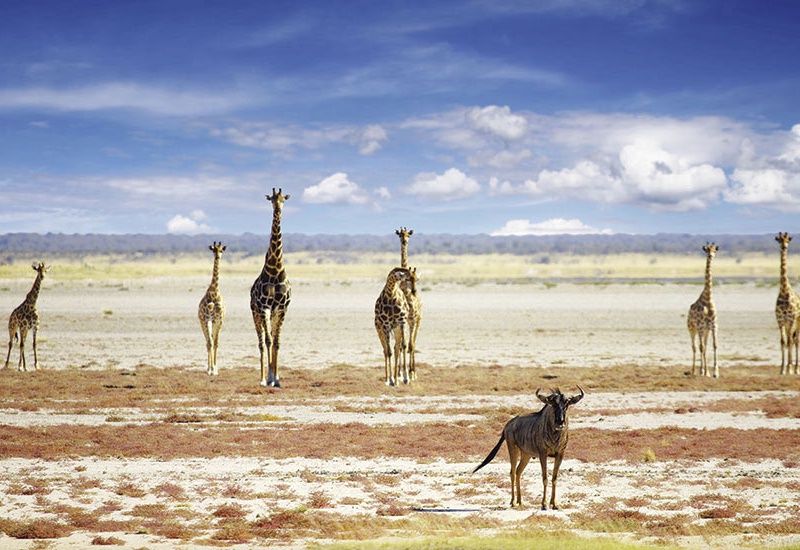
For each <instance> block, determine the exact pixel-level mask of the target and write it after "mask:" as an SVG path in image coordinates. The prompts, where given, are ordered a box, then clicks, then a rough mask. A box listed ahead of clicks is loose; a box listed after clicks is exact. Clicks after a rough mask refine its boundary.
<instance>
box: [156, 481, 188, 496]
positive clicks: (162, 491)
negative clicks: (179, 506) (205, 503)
mask: <svg viewBox="0 0 800 550" xmlns="http://www.w3.org/2000/svg"><path fill="white" fill-rule="evenodd" d="M153 492H154V493H155V494H157V495H160V496H163V497H169V498H171V499H172V500H184V499H185V498H186V491H184V490H183V487H181V486H180V485H176V484H175V483H169V482H166V483H162V484H161V485H157V486H156V487H154V488H153Z"/></svg>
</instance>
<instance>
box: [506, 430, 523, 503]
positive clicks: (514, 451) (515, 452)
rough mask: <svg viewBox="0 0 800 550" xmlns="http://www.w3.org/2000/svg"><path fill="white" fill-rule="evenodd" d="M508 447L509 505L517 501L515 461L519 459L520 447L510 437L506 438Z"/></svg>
mask: <svg viewBox="0 0 800 550" xmlns="http://www.w3.org/2000/svg"><path fill="white" fill-rule="evenodd" d="M506 446H507V447H508V461H509V462H510V463H511V507H512V508H513V507H514V506H515V505H516V503H517V498H516V497H517V463H518V462H519V459H520V449H519V447H517V446H516V445H515V444H514V443H512V442H511V440H510V439H506Z"/></svg>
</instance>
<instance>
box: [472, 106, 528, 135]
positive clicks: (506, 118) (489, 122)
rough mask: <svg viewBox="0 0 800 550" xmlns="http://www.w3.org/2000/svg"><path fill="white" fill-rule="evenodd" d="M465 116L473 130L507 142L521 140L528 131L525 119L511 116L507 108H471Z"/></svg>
mask: <svg viewBox="0 0 800 550" xmlns="http://www.w3.org/2000/svg"><path fill="white" fill-rule="evenodd" d="M465 116H466V119H467V121H468V122H469V124H470V125H471V126H472V127H473V128H474V129H475V130H478V131H481V132H486V133H489V134H492V135H494V136H497V137H499V138H501V139H504V140H507V141H512V140H515V139H519V138H521V137H522V136H524V135H525V132H527V130H528V121H527V120H526V119H525V117H523V116H520V115H516V114H513V113H512V112H511V109H510V108H509V107H508V106H503V107H498V106H497V105H487V106H486V107H473V108H471V109H469V110H467V112H466V115H465Z"/></svg>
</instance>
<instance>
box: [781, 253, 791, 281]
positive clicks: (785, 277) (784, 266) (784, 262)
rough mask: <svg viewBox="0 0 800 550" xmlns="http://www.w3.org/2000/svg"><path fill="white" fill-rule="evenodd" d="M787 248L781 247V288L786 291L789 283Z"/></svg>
mask: <svg viewBox="0 0 800 550" xmlns="http://www.w3.org/2000/svg"><path fill="white" fill-rule="evenodd" d="M788 260H789V248H788V247H785V248H781V290H782V291H788V290H789V288H790V285H789V266H788V263H789V262H788Z"/></svg>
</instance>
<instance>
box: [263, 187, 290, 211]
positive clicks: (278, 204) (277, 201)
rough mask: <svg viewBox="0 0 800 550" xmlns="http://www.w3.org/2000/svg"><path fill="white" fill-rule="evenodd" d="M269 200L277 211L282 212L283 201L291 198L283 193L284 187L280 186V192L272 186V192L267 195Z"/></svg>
mask: <svg viewBox="0 0 800 550" xmlns="http://www.w3.org/2000/svg"><path fill="white" fill-rule="evenodd" d="M266 197H267V200H268V201H269V202H271V203H272V208H273V209H274V210H275V211H276V212H280V211H281V210H282V209H283V203H285V202H286V201H288V200H289V195H288V194H287V195H284V194H283V189H281V188H279V189H278V192H277V193H276V192H275V188H274V187H273V188H272V194H271V195H266Z"/></svg>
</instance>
